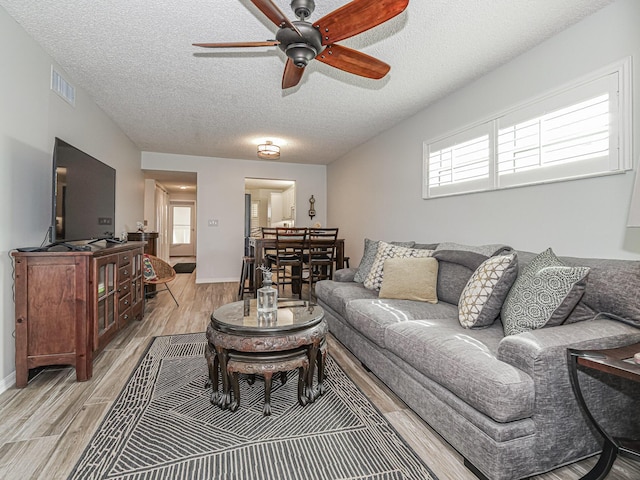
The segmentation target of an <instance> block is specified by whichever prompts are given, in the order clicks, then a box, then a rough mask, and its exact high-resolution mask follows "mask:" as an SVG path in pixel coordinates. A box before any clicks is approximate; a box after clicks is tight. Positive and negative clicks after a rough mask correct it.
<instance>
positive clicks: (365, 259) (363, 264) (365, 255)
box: [354, 238, 416, 283]
mask: <svg viewBox="0 0 640 480" xmlns="http://www.w3.org/2000/svg"><path fill="white" fill-rule="evenodd" d="M379 243H380V241H379V240H370V239H368V238H365V239H364V251H363V252H362V258H361V259H360V265H358V271H357V272H356V276H355V277H354V282H358V283H363V282H364V281H365V280H366V278H367V276H368V275H369V272H370V271H371V266H372V265H373V261H374V260H375V258H376V253H378V244H379ZM390 243H391V244H392V245H397V246H399V247H413V245H414V244H415V243H416V242H390Z"/></svg>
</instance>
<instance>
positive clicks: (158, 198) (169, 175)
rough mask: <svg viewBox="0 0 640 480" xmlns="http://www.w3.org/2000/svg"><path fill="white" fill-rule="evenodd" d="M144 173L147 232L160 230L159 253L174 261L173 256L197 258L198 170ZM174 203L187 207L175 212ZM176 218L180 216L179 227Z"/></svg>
mask: <svg viewBox="0 0 640 480" xmlns="http://www.w3.org/2000/svg"><path fill="white" fill-rule="evenodd" d="M143 172H144V177H145V196H144V222H145V224H146V231H148V232H158V240H157V256H159V257H160V258H162V259H163V260H165V261H167V262H170V261H171V258H170V257H195V256H196V251H197V245H196V239H197V231H196V228H197V222H196V203H197V202H196V200H197V185H198V176H197V173H196V172H179V171H168V170H143ZM174 206H175V207H187V209H180V208H178V210H177V213H175V212H174ZM174 217H177V218H176V220H177V223H176V225H175V226H174ZM174 227H175V228H174ZM174 233H175V238H174Z"/></svg>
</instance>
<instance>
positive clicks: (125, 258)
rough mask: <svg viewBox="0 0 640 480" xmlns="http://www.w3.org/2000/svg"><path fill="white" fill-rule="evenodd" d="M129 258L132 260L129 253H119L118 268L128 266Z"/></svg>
mask: <svg viewBox="0 0 640 480" xmlns="http://www.w3.org/2000/svg"><path fill="white" fill-rule="evenodd" d="M131 258H132V253H131V252H126V253H121V254H120V255H118V266H119V267H124V266H125V265H130V264H131Z"/></svg>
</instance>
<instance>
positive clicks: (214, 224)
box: [209, 218, 218, 227]
mask: <svg viewBox="0 0 640 480" xmlns="http://www.w3.org/2000/svg"><path fill="white" fill-rule="evenodd" d="M209 226H210V227H217V226H218V219H217V218H216V219H211V220H209Z"/></svg>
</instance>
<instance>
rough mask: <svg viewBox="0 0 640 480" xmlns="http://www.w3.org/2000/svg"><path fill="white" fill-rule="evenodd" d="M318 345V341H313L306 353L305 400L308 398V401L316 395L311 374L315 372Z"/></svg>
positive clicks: (311, 400) (311, 401) (310, 401)
mask: <svg viewBox="0 0 640 480" xmlns="http://www.w3.org/2000/svg"><path fill="white" fill-rule="evenodd" d="M319 347H320V342H319V341H315V342H313V343H312V344H311V345H309V350H308V354H307V355H308V357H309V371H308V372H307V400H309V403H313V402H314V400H315V399H316V397H317V394H316V391H315V389H314V388H313V374H314V373H315V366H316V361H317V358H318V350H319Z"/></svg>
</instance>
